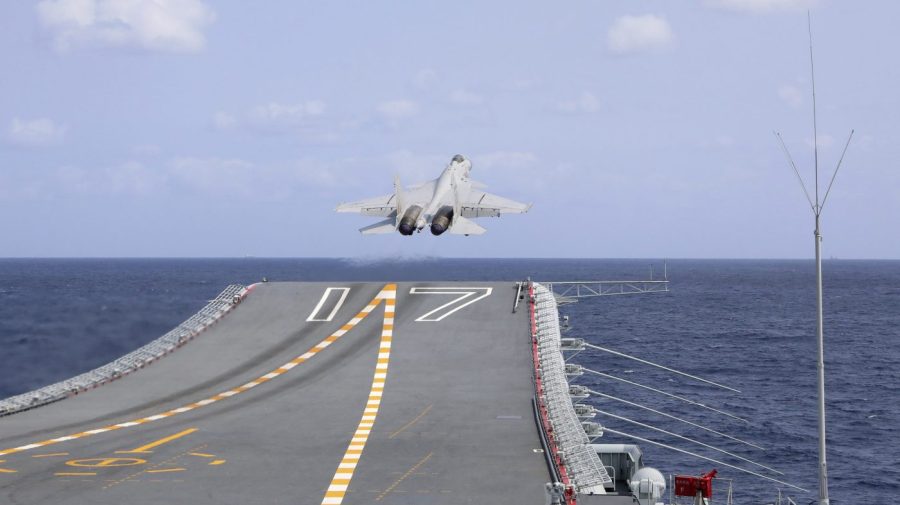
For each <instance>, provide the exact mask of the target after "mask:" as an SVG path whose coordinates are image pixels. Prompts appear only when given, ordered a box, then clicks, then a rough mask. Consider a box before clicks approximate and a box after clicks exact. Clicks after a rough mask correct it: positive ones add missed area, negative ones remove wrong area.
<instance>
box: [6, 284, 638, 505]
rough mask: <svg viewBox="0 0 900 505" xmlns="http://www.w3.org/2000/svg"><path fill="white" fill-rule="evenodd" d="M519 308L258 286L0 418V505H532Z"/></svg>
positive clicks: (526, 341)
mask: <svg viewBox="0 0 900 505" xmlns="http://www.w3.org/2000/svg"><path fill="white" fill-rule="evenodd" d="M516 297H517V286H516V283H513V282H506V283H489V284H487V283H446V282H444V283H421V282H417V283H399V284H391V283H384V284H374V283H357V284H354V283H260V284H256V285H254V286H252V287H251V288H250V289H249V290H247V289H245V290H244V291H243V292H242V293H241V294H240V296H236V297H235V301H234V307H233V310H229V312H228V313H227V315H224V316H223V317H221V319H220V320H218V321H217V322H215V323H214V324H210V325H209V326H208V328H206V329H205V330H204V331H202V332H200V333H198V334H197V335H196V337H194V338H192V339H191V340H190V341H188V342H186V343H184V344H183V345H180V346H178V349H177V350H176V351H174V352H171V353H168V354H167V355H165V356H163V357H162V358H160V359H156V360H154V361H153V362H152V364H150V365H149V366H143V367H140V368H139V369H137V370H135V371H134V372H133V373H127V374H123V375H121V376H120V377H118V378H117V379H116V380H111V381H109V382H107V383H104V384H102V385H101V386H99V387H96V388H93V389H89V390H86V391H81V392H78V394H70V395H68V396H67V397H66V398H65V399H64V400H62V401H55V402H52V403H48V404H47V405H44V406H41V407H39V408H32V409H28V410H23V411H21V412H16V413H13V414H12V415H6V416H4V417H0V502H2V503H9V504H14V505H18V504H21V505H40V504H61V503H79V504H87V503H91V504H110V505H112V504H114V505H121V504H131V503H142V504H143V503H147V504H157V503H191V504H207V503H208V504H248V503H253V504H294V503H297V504H306V503H309V504H319V503H326V504H327V503H346V504H355V503H360V504H361V503H385V504H407V503H425V504H459V503H544V501H545V499H546V498H545V496H546V494H545V493H546V492H545V486H546V484H547V483H548V482H551V481H553V480H554V477H552V476H551V472H550V466H549V465H548V458H547V455H546V451H545V450H544V447H545V445H544V442H545V441H546V440H544V441H542V433H541V430H540V429H539V426H540V422H539V421H538V422H536V411H535V407H534V399H535V381H534V374H535V369H534V361H533V360H534V353H533V351H534V348H533V342H532V337H533V335H532V331H531V329H532V323H531V320H530V317H529V311H528V310H527V308H525V309H524V310H523V306H524V305H525V304H523V305H520V308H519V310H518V311H516V312H513V310H512V309H513V304H514V301H515V300H516ZM537 417H538V418H539V416H537ZM630 502H631V500H630V499H629V500H628V502H627V503H630ZM611 503H612V502H611ZM616 503H618V502H616Z"/></svg>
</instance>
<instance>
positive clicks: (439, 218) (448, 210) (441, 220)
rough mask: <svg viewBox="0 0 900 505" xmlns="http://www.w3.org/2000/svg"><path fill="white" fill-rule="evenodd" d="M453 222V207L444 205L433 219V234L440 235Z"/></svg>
mask: <svg viewBox="0 0 900 505" xmlns="http://www.w3.org/2000/svg"><path fill="white" fill-rule="evenodd" d="M451 222H453V207H442V208H441V210H439V211H437V214H435V215H434V217H433V218H432V219H431V234H432V235H440V234H441V233H444V232H445V231H447V229H448V228H450V223H451Z"/></svg>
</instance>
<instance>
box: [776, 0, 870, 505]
mask: <svg viewBox="0 0 900 505" xmlns="http://www.w3.org/2000/svg"><path fill="white" fill-rule="evenodd" d="M806 27H807V33H808V35H809V73H810V84H811V86H812V109H813V110H812V120H813V121H812V123H813V124H812V126H813V170H814V174H815V180H814V185H815V187H814V194H815V201H813V199H812V198H810V195H809V191H808V190H807V189H806V184H805V183H804V182H803V177H801V176H800V171H799V170H797V166H796V165H795V164H794V159H793V158H792V157H791V154H790V151H788V148H787V146H786V145H785V143H784V140H783V139H782V138H781V135H780V134H778V133H777V132H776V133H775V136H776V137H778V141H779V142H780V143H781V148H782V149H783V150H784V153H785V155H786V156H787V158H788V162H789V163H790V165H791V168H793V169H794V173H795V174H796V175H797V180H798V181H800V186H801V187H802V188H803V193H804V195H806V201H807V202H809V204H810V207H811V208H812V211H813V216H814V218H815V223H816V228H815V232H814V235H815V241H816V339H817V341H818V355H817V360H816V373H817V376H818V377H817V379H818V380H817V386H818V436H819V441H818V442H819V444H818V445H819V500H818V503H819V505H829V503H830V502H829V499H828V464H827V461H826V450H825V336H824V335H825V329H824V316H823V312H824V309H823V304H822V233H821V227H820V221H821V217H822V208H823V207H824V206H825V202H826V201H827V200H828V195H829V194H830V193H831V188H832V186H833V185H834V179H835V178H836V177H837V173H838V170H840V169H841V164H842V163H843V162H844V155H845V154H847V148H848V147H849V146H850V140H852V139H853V130H850V136H849V137H848V138H847V143H846V144H844V150H843V151H842V152H841V157H840V159H839V160H838V163H837V166H836V167H835V169H834V173H833V174H832V175H831V180H830V181H829V182H828V187H827V188H826V189H825V197H824V198H822V200H821V201H820V200H819V131H818V121H817V117H816V72H815V64H814V60H813V43H812V17H811V16H810V13H809V11H807V12H806Z"/></svg>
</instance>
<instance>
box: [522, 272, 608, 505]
mask: <svg viewBox="0 0 900 505" xmlns="http://www.w3.org/2000/svg"><path fill="white" fill-rule="evenodd" d="M533 286H534V303H535V323H536V327H537V340H538V358H539V362H540V370H541V378H542V380H543V385H544V398H543V400H544V402H545V404H546V405H547V410H548V411H549V417H550V424H551V425H552V427H553V433H554V434H555V436H556V440H557V444H558V446H559V451H560V452H561V453H562V458H563V460H564V462H565V464H566V468H567V469H568V472H569V475H570V476H571V477H572V479H573V480H574V482H575V486H576V488H577V491H578V493H580V494H605V492H606V491H605V487H606V486H611V485H612V484H613V481H612V478H610V476H609V474H608V473H607V471H606V468H604V467H603V464H602V463H601V462H600V457H599V456H598V455H597V453H596V452H595V451H594V450H593V449H591V446H590V440H589V439H588V436H587V434H586V433H585V432H584V428H583V427H582V425H581V420H580V419H578V415H577V414H576V412H575V407H574V406H573V404H572V398H571V397H570V394H569V392H570V390H569V382H568V380H566V364H565V360H564V359H563V355H562V352H561V351H560V331H559V311H558V308H557V305H556V300H555V298H554V296H553V293H552V292H550V290H548V289H547V288H546V287H544V286H542V285H541V284H538V283H534V284H533Z"/></svg>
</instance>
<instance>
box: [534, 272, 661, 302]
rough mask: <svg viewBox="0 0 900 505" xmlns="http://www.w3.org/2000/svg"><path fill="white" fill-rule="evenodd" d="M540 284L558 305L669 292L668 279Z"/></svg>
mask: <svg viewBox="0 0 900 505" xmlns="http://www.w3.org/2000/svg"><path fill="white" fill-rule="evenodd" d="M542 284H543V285H544V286H545V287H546V288H547V290H549V291H550V292H551V293H553V294H554V295H555V296H556V301H557V303H559V304H565V303H572V302H573V301H575V300H577V299H578V298H590V297H595V296H612V295H636V294H640V293H664V292H667V291H669V280H668V278H666V279H665V280H661V281H656V280H643V281H566V282H544V283H542Z"/></svg>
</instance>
